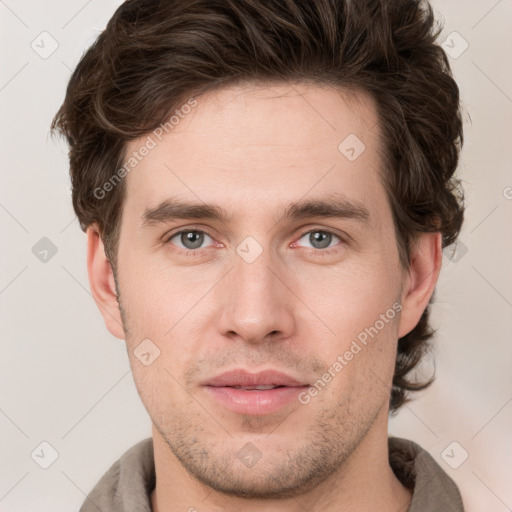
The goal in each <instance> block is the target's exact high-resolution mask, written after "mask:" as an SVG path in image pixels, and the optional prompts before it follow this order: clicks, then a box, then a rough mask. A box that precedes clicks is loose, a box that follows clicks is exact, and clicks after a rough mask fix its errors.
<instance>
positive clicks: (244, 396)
mask: <svg viewBox="0 0 512 512" xmlns="http://www.w3.org/2000/svg"><path fill="white" fill-rule="evenodd" d="M202 386H203V389H204V390H205V391H206V393H207V394H208V396H209V397H210V398H211V399H213V400H214V401H215V402H216V404H217V405H220V406H222V407H224V408H227V409H229V410H231V411H233V412H236V413H239V414H248V415H255V416H257V415H268V414H272V413H276V412H278V411H279V410H281V409H283V408H285V407H286V406H289V405H290V404H291V403H293V402H294V401H297V397H298V395H299V394H300V393H301V392H303V391H304V390H305V389H307V388H308V387H309V384H306V383H304V382H301V381H300V380H299V379H297V378H294V377H292V376H290V375H287V374H285V373H283V372H278V371H275V370H265V371H262V372H258V373H250V372H247V371H246V370H243V369H236V370H231V371H229V372H226V373H223V374H221V375H219V376H217V377H214V378H212V379H209V380H208V381H206V382H204V383H202Z"/></svg>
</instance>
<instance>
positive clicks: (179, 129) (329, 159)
mask: <svg viewBox="0 0 512 512" xmlns="http://www.w3.org/2000/svg"><path fill="white" fill-rule="evenodd" d="M187 104H188V107H186V108H185V107H183V108H182V109H178V110H179V111H178V112H175V115H174V119H172V123H170V124H168V125H166V126H163V127H161V128H160V129H157V130H156V131H154V132H152V133H150V134H148V135H147V136H144V137H141V138H139V139H136V140H134V141H131V142H130V144H129V145H128V147H127V158H129V157H130V156H131V157H132V158H136V157H137V162H136V166H134V168H133V170H132V171H130V172H129V173H128V174H127V176H126V179H127V196H126V200H125V206H128V205H129V207H130V211H133V210H134V209H135V210H136V211H137V212H138V215H139V217H140V216H142V214H143V212H144V210H145V209H147V208H148V206H149V207H151V206H155V205H157V204H158V203H160V202H161V201H163V200H165V199H166V196H171V195H172V196H183V198H185V197H186V198H188V199H195V200H196V201H205V202H208V203H218V204H222V205H223V206H225V207H227V208H230V207H231V208H233V209H235V210H239V211H240V212H241V213H243V212H245V213H246V214H249V212H252V213H258V212H260V211H261V210H262V209H265V211H270V210H271V209H272V208H273V207H274V206H275V207H276V208H277V207H278V206H279V205H282V204H284V203H289V202H290V201H294V200H298V199H300V198H302V197H305V196H307V195H311V196H314V197H319V196H321V195H322V194H324V193H332V192H339V193H341V194H344V195H345V196H347V197H349V198H350V197H351V198H353V199H354V200H357V201H359V202H361V201H363V200H365V201H366V202H368V203H370V204H369V206H370V208H373V207H375V206H376V204H375V205H372V204H371V202H372V201H373V202H377V203H378V201H380V200H382V194H383V190H382V186H381V183H380V179H379V176H378V174H379V172H380V171H381V167H382V163H381V159H380V134H379V132H378V126H379V125H378V118H377V114H376V109H375V105H374V102H373V100H372V99H371V98H370V97H368V96H367V95H364V94H362V93H358V92H350V93H346V92H342V91H340V90H336V89H333V88H330V87H326V86H317V85H305V84H300V85H299V84H282V85H269V86H262V85H259V86H256V85H254V84H245V85H238V86H233V87H227V88H224V89H219V90H216V91H212V92H210V93H206V94H204V95H202V96H199V97H197V98H195V99H193V101H192V102H191V101H189V102H188V103H187ZM187 104H184V105H185V106H186V105H187ZM144 145H146V146H148V147H150V150H146V151H143V152H144V153H145V156H143V157H141V156H140V153H141V148H142V147H143V146H144ZM136 154H137V155H136ZM369 199H371V200H370V201H369Z"/></svg>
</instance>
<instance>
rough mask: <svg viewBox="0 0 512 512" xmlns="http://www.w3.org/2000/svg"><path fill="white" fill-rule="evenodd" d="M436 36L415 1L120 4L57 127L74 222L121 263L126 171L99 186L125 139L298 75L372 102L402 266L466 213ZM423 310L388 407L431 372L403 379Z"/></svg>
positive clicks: (454, 93)
mask: <svg viewBox="0 0 512 512" xmlns="http://www.w3.org/2000/svg"><path fill="white" fill-rule="evenodd" d="M440 31H441V27H440V26H436V22H435V18H434V15H433V11H432V8H431V6H430V5H429V4H428V3H426V2H422V1H420V0H357V1H356V0H187V1H183V0H167V1H159V0H127V1H125V2H124V3H123V4H122V5H121V6H120V7H119V8H118V9H117V11H116V12H115V14H114V15H113V17H112V18H111V20H110V21H109V23H108V25H107V27H106V29H105V30H104V31H103V32H102V33H101V34H100V35H99V36H98V38H97V40H96V41H95V43H94V44H93V45H92V46H91V47H90V48H89V49H88V50H87V52H86V53H85V54H84V55H83V57H82V59H81V60H80V62H79V64H78V66H77V67H76V69H75V71H74V73H73V74H72V76H71V79H70V81H69V84H68V88H67V92H66V97H65V100H64V103H63V105H62V106H61V108H60V110H59V111H58V113H57V115H56V116H55V118H54V120H53V122H52V132H55V131H59V132H60V133H61V134H63V135H64V136H65V137H66V138H67V141H68V143H69V147H70V151H69V160H70V174H71V181H72V196H73V207H74V209H75V212H76V215H77V217H78V220H79V222H80V226H81V228H82V229H83V230H84V231H85V230H86V229H87V227H88V226H89V225H91V224H92V223H94V222H97V224H98V226H99V230H100V234H101V236H102V239H103V241H104V244H105V251H106V254H107V256H108V257H109V260H110V262H111V264H112V268H113V270H114V272H115V269H116V257H117V247H118V240H119V226H120V221H121V214H122V205H123V199H124V194H125V180H121V182H120V183H119V184H117V186H114V187H113V189H112V190H111V191H109V194H108V197H107V198H106V199H105V198H98V194H97V193H95V191H97V190H98V189H100V188H102V187H103V185H104V184H105V183H106V182H108V181H109V179H112V177H113V175H114V173H115V172H116V171H117V170H118V169H120V168H121V167H122V166H123V164H124V160H125V158H126V154H125V152H126V145H127V142H128V141H130V140H132V139H135V138H137V137H140V136H142V135H146V134H148V133H149V132H151V131H153V130H154V129H156V128H157V127H158V126H159V125H160V124H161V123H164V122H165V121H166V120H167V119H168V117H169V115H170V114H171V113H172V112H173V111H174V110H175V109H177V108H179V107H180V106H181V105H183V104H184V103H185V102H186V99H187V98H190V97H193V96H196V95H200V94H202V93H204V92H207V91H210V90H212V89H215V88H222V87H225V86H228V85H234V84H236V83H238V82H241V81H246V82H247V81H251V82H263V83H264V82H290V81H294V82H303V83H307V82H309V83H313V84H326V85H331V86H334V87H339V88H342V89H345V90H354V91H363V92H365V93H368V94H370V95H371V96H372V98H373V99H374V100H375V102H376V105H377V109H378V115H379V119H380V126H381V132H382V143H383V148H384V164H385V169H386V172H385V175H384V177H383V184H384V186H385V187H386V192H387V195H388V198H389V201H390V205H391V208H392V213H393V219H394V226H395V232H396V237H397V244H398V248H399V254H400V261H401V263H402V265H404V266H405V267H407V266H408V265H409V254H410V247H411V243H412V242H413V241H414V239H415V236H417V234H418V233H421V232H440V233H441V234H442V240H443V247H445V246H447V245H449V244H452V243H453V242H454V241H455V240H456V238H457V236H458V234H459V231H460V228H461V225H462V221H463V212H464V206H463V199H464V197H463V193H462V191H461V189H460V182H459V180H457V179H456V178H455V177H454V173H455V170H456V167H457V163H458V158H459V152H460V148H461V146H462V142H463V132H462V120H461V112H460V106H459V90H458V87H457V84H456V83H455V81H454V79H453V77H452V74H451V70H450V66H449V63H448V59H447V57H446V54H445V53H444V51H443V50H442V48H441V47H440V46H439V45H438V43H437V42H436V40H437V37H438V35H439V33H440ZM432 299H433V298H431V301H432ZM429 307H430V304H429V305H428V306H427V308H426V309H425V311H424V312H423V315H422V317H421V319H420V321H419V323H418V324H417V326H416V327H415V328H414V329H413V330H412V331H411V332H410V333H408V334H407V335H405V336H403V337H402V338H400V339H399V340H398V350H397V360H396V368H395V374H394V377H393V386H392V389H391V397H390V410H391V411H396V410H397V409H398V408H399V407H400V406H401V405H402V404H403V403H404V402H405V401H406V400H408V399H409V398H408V391H413V390H418V389H423V388H425V387H426V386H428V385H429V384H430V382H431V381H432V380H433V378H431V379H429V380H428V381H427V382H417V381H415V380H414V379H411V378H410V375H409V372H411V370H413V369H415V368H416V367H417V365H418V363H419V362H420V360H421V359H422V357H423V355H424V353H425V351H426V350H427V349H428V340H429V338H431V337H432V335H433V331H432V330H431V329H430V327H429Z"/></svg>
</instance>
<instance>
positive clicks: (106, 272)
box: [87, 224, 125, 339]
mask: <svg viewBox="0 0 512 512" xmlns="http://www.w3.org/2000/svg"><path fill="white" fill-rule="evenodd" d="M87 272H88V274H89V285H90V287H91V293H92V296H93V297H94V300H95V302H96V305H97V306H98V308H99V310H100V312H101V314H102V316H103V319H104V321H105V325H106V326H107V329H108V330H109V331H110V333H111V334H112V335H113V336H115V337H116V338H119V339H125V332H124V329H123V323H122V319H121V312H120V310H119V304H118V302H117V292H116V285H115V281H114V274H113V272H112V267H111V265H110V261H109V260H108V258H107V256H106V254H105V248H104V246H103V240H102V239H101V236H100V234H99V230H98V228H97V225H96V224H93V225H91V226H89V227H88V228H87Z"/></svg>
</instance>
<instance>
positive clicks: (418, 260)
mask: <svg viewBox="0 0 512 512" xmlns="http://www.w3.org/2000/svg"><path fill="white" fill-rule="evenodd" d="M441 244H442V237H441V233H421V234H420V235H419V237H418V240H417V241H416V243H415V244H414V247H413V249H412V251H411V258H410V261H411V263H410V265H409V271H408V277H407V280H406V283H405V287H404V291H403V293H402V310H401V312H400V324H399V331H398V337H399V338H401V337H402V336H405V335H406V334H408V333H409V332H411V331H412V330H413V329H414V328H415V327H416V325H417V324H418V322H419V321H420V318H421V315H422V314H423V311H425V308H426V307H427V305H428V301H429V300H430V297H431V296H432V294H433V293H434V289H435V286H436V283H437V279H438V278H439V273H440V272H441V265H442V260H443V253H442V245H441Z"/></svg>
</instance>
